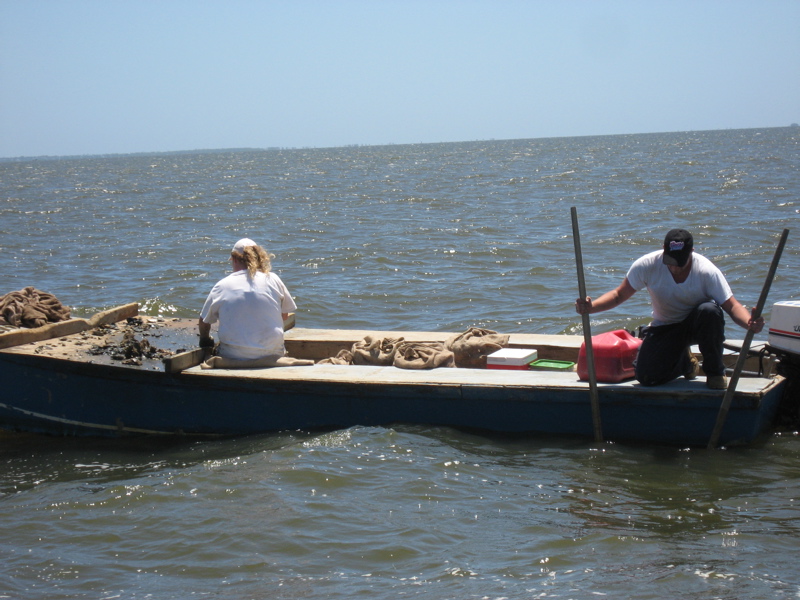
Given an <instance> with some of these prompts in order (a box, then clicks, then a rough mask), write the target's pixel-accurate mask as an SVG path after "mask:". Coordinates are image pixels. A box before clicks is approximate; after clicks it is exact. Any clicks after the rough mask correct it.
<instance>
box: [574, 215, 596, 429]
mask: <svg viewBox="0 0 800 600" xmlns="http://www.w3.org/2000/svg"><path fill="white" fill-rule="evenodd" d="M570 213H571V214H572V240H573V242H574V244H575V265H576V267H577V269H578V297H579V298H581V299H584V298H586V282H585V281H584V278H583V254H582V253H581V234H580V231H578V211H577V209H576V208H575V207H574V206H573V207H572V208H571V209H570ZM581 318H582V320H583V339H584V346H585V350H586V364H587V366H588V367H589V399H590V400H591V403H592V425H593V426H594V439H595V441H596V442H602V441H603V427H602V424H601V422H600V398H599V396H598V394H597V372H596V371H595V366H594V348H592V328H591V324H590V322H589V315H588V314H585V313H584V314H581Z"/></svg>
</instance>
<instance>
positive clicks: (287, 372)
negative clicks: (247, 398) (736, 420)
mask: <svg viewBox="0 0 800 600" xmlns="http://www.w3.org/2000/svg"><path fill="white" fill-rule="evenodd" d="M183 373H185V374H187V375H188V374H191V375H197V376H203V377H215V378H236V379H243V378H244V379H262V380H280V381H287V380H294V381H307V382H312V381H313V382H342V381H343V380H346V381H348V382H352V383H365V384H369V383H372V384H391V385H396V384H401V385H402V384H409V385H411V384H413V385H441V386H491V387H536V388H569V389H584V388H585V389H586V390H587V391H588V389H589V382H588V381H580V380H579V379H578V374H577V373H576V372H574V371H572V372H567V373H562V372H556V371H517V370H500V369H430V370H410V369H398V368H396V367H379V366H368V365H347V366H342V365H313V366H308V367H273V368H270V369H202V368H201V367H199V366H196V367H191V368H189V369H186V370H185V371H183ZM772 383H774V379H766V378H762V377H742V378H741V379H739V382H738V385H737V386H736V389H737V392H739V393H744V394H758V393H760V392H762V391H763V390H764V389H765V388H767V387H769V386H770V385H771V384H772ZM598 389H601V390H608V391H612V390H613V391H624V390H630V391H634V390H635V391H636V392H637V393H638V394H643V393H644V394H647V393H652V394H658V395H663V394H665V393H666V394H671V395H685V396H689V395H692V396H697V395H703V396H719V397H721V396H722V395H723V394H724V390H711V389H709V388H708V387H706V384H705V377H703V376H699V377H698V378H697V379H695V380H693V381H687V380H685V379H683V378H679V379H676V380H674V381H672V382H670V383H667V384H664V385H660V386H657V387H645V386H642V385H641V384H639V383H638V382H636V381H634V380H628V381H622V382H619V383H598Z"/></svg>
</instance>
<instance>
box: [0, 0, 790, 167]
mask: <svg viewBox="0 0 800 600" xmlns="http://www.w3.org/2000/svg"><path fill="white" fill-rule="evenodd" d="M798 32H800V0H759V1H758V2H756V1H753V0H747V1H743V0H726V1H722V0H691V1H682V0H674V1H666V0H665V1H658V0H636V1H622V0H620V1H602V0H596V1H588V0H586V1H578V0H562V1H556V0H552V1H546V2H545V1H538V0H530V1H515V0H508V1H504V0H492V1H489V0H486V1H481V0H472V1H470V0H462V1H454V0H424V1H417V0H397V1H394V0H383V1H382V0H371V1H366V0H364V1H356V0H342V1H337V0H318V1H310V0H293V1H289V0H287V1H285V2H277V1H269V0H263V1H256V0H224V1H223V0H208V1H199V0H198V1H188V0H157V1H156V0H135V1H134V0H129V1H115V0H92V1H87V0H70V1H59V0H50V1H46V0H25V1H22V0H0V157H13V156H41V155H77V154H107V153H129V152H159V151H172V150H194V149H216V148H241V147H251V148H267V147H327V146H342V145H348V144H368V145H371V144H391V143H395V144H400V143H418V142H449V141H466V140H480V139H518V138H541V137H562V136H584V135H605V134H620V133H646V132H663V131H687V130H706V129H730V128H733V129H738V128H751V127H781V126H786V125H790V124H791V123H794V122H800V33H798Z"/></svg>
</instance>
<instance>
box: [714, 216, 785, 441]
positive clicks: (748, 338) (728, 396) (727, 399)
mask: <svg viewBox="0 0 800 600" xmlns="http://www.w3.org/2000/svg"><path fill="white" fill-rule="evenodd" d="M788 235H789V230H788V229H784V230H783V233H782V234H781V239H780V241H779V242H778V247H777V249H776V250H775V255H774V256H773V257H772V264H771V265H770V266H769V273H767V279H766V281H765V282H764V287H763V288H761V296H759V298H758V304H756V307H755V309H754V310H753V313H752V318H753V319H758V318H759V317H760V316H761V311H763V310H764V304H765V303H766V301H767V294H769V288H770V286H772V280H773V279H774V278H775V271H777V270H778V262H780V260H781V254H783V247H784V246H785V245H786V238H787V236H788ZM753 335H754V334H753V331H752V330H750V329H748V330H747V333H746V334H745V336H744V342H742V348H741V350H739V358H738V359H737V361H736V366H735V367H734V369H733V374H732V375H731V379H730V381H729V382H728V388H727V389H726V390H725V396H724V397H723V398H722V404H721V405H720V407H719V413H718V414H717V422H716V424H715V425H714V431H713V432H712V433H711V439H710V440H709V442H708V448H709V449H712V448H716V446H717V443H718V442H719V436H720V434H721V433H722V428H723V427H724V426H725V419H727V418H728V410H730V407H731V402H732V401H733V394H734V392H735V391H736V384H737V383H739V376H740V375H741V374H742V369H743V368H744V363H745V361H746V360H747V352H748V351H749V350H750V342H752V341H753Z"/></svg>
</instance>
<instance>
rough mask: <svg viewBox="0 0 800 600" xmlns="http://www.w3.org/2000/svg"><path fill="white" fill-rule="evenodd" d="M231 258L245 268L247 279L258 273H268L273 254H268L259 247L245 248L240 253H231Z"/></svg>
mask: <svg viewBox="0 0 800 600" xmlns="http://www.w3.org/2000/svg"><path fill="white" fill-rule="evenodd" d="M231 256H232V257H233V258H235V259H236V260H238V261H240V262H241V263H242V264H243V265H244V266H245V267H247V274H248V276H249V277H253V276H254V275H255V274H256V273H257V272H258V271H261V272H262V273H265V274H266V273H269V272H270V269H272V262H271V259H273V258H275V255H274V254H269V253H268V252H267V251H266V250H264V249H263V248H262V247H261V246H245V247H244V248H243V249H242V251H241V252H236V251H233V252H231Z"/></svg>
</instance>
